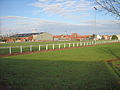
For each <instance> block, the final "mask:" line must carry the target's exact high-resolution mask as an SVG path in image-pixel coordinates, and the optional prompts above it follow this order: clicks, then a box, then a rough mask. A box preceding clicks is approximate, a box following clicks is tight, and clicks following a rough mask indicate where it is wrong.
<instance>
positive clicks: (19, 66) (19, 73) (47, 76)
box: [0, 43, 120, 90]
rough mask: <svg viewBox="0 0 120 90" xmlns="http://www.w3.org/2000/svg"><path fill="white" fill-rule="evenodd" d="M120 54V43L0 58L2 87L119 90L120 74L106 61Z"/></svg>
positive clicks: (12, 89)
mask: <svg viewBox="0 0 120 90" xmlns="http://www.w3.org/2000/svg"><path fill="white" fill-rule="evenodd" d="M118 57H120V43H114V44H110V45H100V46H93V47H84V48H75V49H70V50H63V51H53V52H44V53H36V54H35V53H34V54H29V55H19V56H11V57H6V58H0V87H1V88H7V89H8V90H10V89H11V90H119V89H120V84H119V83H118V81H120V77H118V75H116V73H114V70H112V68H111V67H110V66H109V65H108V64H107V63H106V61H105V60H109V59H116V58H118ZM117 64H118V62H117Z"/></svg>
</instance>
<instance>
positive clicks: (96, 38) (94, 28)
mask: <svg viewBox="0 0 120 90" xmlns="http://www.w3.org/2000/svg"><path fill="white" fill-rule="evenodd" d="M94 9H95V18H94V19H95V26H94V30H95V44H96V39H97V33H96V10H97V8H96V7H94Z"/></svg>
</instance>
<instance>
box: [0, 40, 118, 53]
mask: <svg viewBox="0 0 120 90" xmlns="http://www.w3.org/2000/svg"><path fill="white" fill-rule="evenodd" d="M113 42H120V40H111V41H89V42H77V43H58V44H45V45H27V46H15V47H0V54H12V53H23V52H28V51H29V52H32V51H42V50H49V49H53V50H54V49H60V48H71V47H80V46H88V45H95V44H104V43H113ZM26 49H27V50H26ZM35 49H36V50H35Z"/></svg>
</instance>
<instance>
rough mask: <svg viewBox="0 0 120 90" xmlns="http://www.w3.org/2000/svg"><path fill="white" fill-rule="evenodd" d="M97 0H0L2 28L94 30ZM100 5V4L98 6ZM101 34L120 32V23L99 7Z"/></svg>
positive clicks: (22, 30)
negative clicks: (95, 0)
mask: <svg viewBox="0 0 120 90" xmlns="http://www.w3.org/2000/svg"><path fill="white" fill-rule="evenodd" d="M93 1H94V0H0V30H1V32H2V34H7V33H31V32H32V30H34V29H36V31H37V32H49V33H51V34H54V35H55V34H71V33H79V34H93V33H95V10H94V9H93V7H94V6H96V5H94V2H93ZM96 7H97V8H99V7H98V6H96ZM96 32H97V33H98V34H116V33H120V24H117V21H116V20H115V18H113V17H112V16H110V15H109V14H104V13H103V12H99V11H96Z"/></svg>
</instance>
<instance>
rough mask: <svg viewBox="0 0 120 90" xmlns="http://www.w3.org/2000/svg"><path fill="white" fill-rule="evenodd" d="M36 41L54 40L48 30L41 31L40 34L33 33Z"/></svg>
mask: <svg viewBox="0 0 120 90" xmlns="http://www.w3.org/2000/svg"><path fill="white" fill-rule="evenodd" d="M33 40H34V41H53V36H52V34H50V33H47V32H41V33H39V34H38V35H33Z"/></svg>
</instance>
